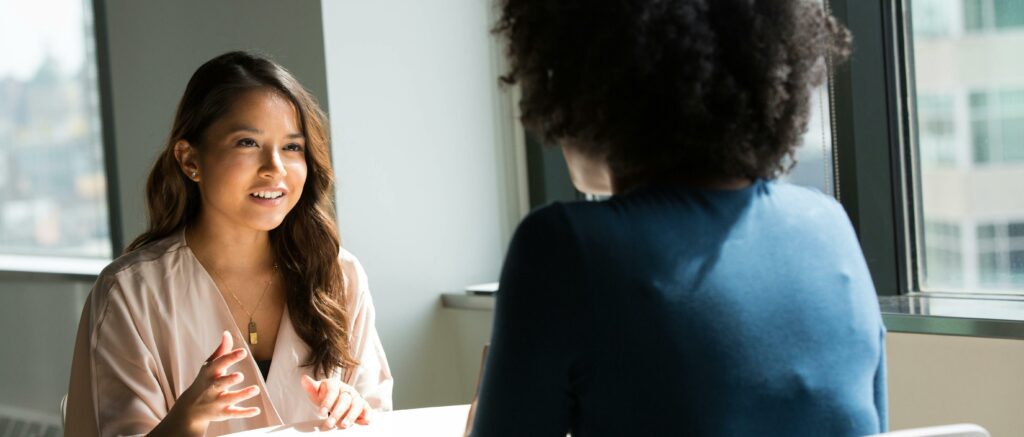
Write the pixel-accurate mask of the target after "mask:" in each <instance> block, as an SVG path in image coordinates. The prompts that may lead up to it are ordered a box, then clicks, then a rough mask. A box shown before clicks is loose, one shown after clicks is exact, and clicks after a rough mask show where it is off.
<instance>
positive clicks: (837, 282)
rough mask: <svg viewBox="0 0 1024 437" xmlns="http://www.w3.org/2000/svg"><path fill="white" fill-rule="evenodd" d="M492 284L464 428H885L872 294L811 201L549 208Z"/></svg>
mask: <svg viewBox="0 0 1024 437" xmlns="http://www.w3.org/2000/svg"><path fill="white" fill-rule="evenodd" d="M500 283H501V286H500V289H499V290H498V293H497V303H496V307H495V320H494V330H493V334H492V338H491V347H490V351H489V354H488V357H487V361H486V364H485V366H484V372H483V380H482V383H481V389H480V397H479V405H478V407H477V408H478V409H477V413H476V417H475V425H474V435H477V436H500V435H529V436H558V437H564V436H565V434H566V432H571V433H572V435H573V436H574V437H585V436H627V435H637V436H641V435H642V436H648V435H650V436H654V435H700V436H755V435H756V436H775V435H777V436H860V435H868V434H874V433H877V432H880V431H884V430H885V429H886V428H887V423H886V421H887V419H886V394H885V354H884V350H885V348H884V339H885V328H884V326H883V325H882V318H881V315H880V313H879V307H878V301H877V297H876V295H875V292H874V287H873V285H872V282H871V277H870V274H869V273H868V269H867V266H866V263H865V261H864V256H863V254H862V253H861V249H860V246H859V244H858V242H857V237H856V235H855V234H854V231H853V228H852V227H851V225H850V222H849V220H848V218H847V216H846V214H845V212H844V211H843V209H842V207H841V206H840V205H839V204H838V203H837V202H836V201H835V200H833V199H832V198H830V197H828V196H825V195H823V194H821V193H820V192H817V191H812V190H809V189H806V188H801V187H797V186H793V185H789V184H785V183H779V182H771V181H757V182H755V183H754V184H752V185H751V186H749V187H747V188H745V189H741V190H736V191H714V190H698V189H688V188H682V187H658V188H647V189H640V190H635V191H632V192H628V193H625V194H622V195H616V196H614V197H612V198H611V199H610V200H607V201H603V202H575V203H556V204H553V205H550V206H547V207H544V208H541V209H539V210H537V211H535V212H533V213H532V214H530V215H529V216H528V217H527V218H526V219H524V220H523V222H522V223H521V224H520V225H519V228H518V230H517V231H516V233H515V236H514V237H513V239H512V243H511V245H510V247H509V251H508V255H507V258H506V260H505V265H504V268H503V271H502V274H501V282H500Z"/></svg>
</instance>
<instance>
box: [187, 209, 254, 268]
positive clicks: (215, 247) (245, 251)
mask: <svg viewBox="0 0 1024 437" xmlns="http://www.w3.org/2000/svg"><path fill="white" fill-rule="evenodd" d="M185 240H186V241H187V242H188V245H189V247H190V248H191V249H192V252H193V253H195V254H196V256H197V257H198V258H199V260H200V261H201V262H202V263H203V264H204V265H206V267H207V268H212V269H214V270H216V271H217V272H218V273H219V274H221V275H227V274H232V273H236V274H249V273H252V272H259V271H263V270H266V269H270V268H272V267H273V265H274V256H273V251H272V250H271V248H270V233H269V232H268V231H260V230H254V229H245V228H241V227H237V226H230V225H226V224H218V223H217V222H216V221H215V220H211V219H210V218H208V217H203V216H202V215H200V217H199V219H198V220H196V222H195V223H193V224H190V225H189V226H188V227H187V228H186V230H185Z"/></svg>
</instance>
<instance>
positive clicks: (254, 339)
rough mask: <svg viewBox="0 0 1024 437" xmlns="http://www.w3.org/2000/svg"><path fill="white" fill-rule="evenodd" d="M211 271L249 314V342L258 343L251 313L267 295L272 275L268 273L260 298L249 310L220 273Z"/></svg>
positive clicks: (272, 279)
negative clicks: (254, 306)
mask: <svg viewBox="0 0 1024 437" xmlns="http://www.w3.org/2000/svg"><path fill="white" fill-rule="evenodd" d="M211 271H213V274H214V275H216V276H217V279H220V282H221V283H222V284H224V289H226V290H227V291H228V294H230V295H231V297H232V298H234V299H235V302H236V303H238V307H239V308H241V309H242V311H245V313H246V314H248V315H249V344H250V345H252V346H255V345H256V343H259V340H260V336H259V333H258V332H257V331H256V320H255V319H254V318H253V314H255V313H256V311H259V309H260V304H262V303H263V298H264V297H266V296H267V290H270V284H271V283H272V282H274V275H273V274H272V275H270V279H268V280H267V285H266V286H265V287H263V294H261V295H260V300H258V301H256V308H254V309H253V310H252V312H249V310H248V309H246V308H245V305H242V301H241V300H239V299H238V296H236V295H235V292H234V291H231V287H228V283H227V282H226V281H224V278H221V277H220V275H219V274H217V271H216V270H212V269H211ZM274 273H277V264H274Z"/></svg>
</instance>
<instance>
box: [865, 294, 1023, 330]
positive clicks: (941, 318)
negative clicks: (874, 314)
mask: <svg viewBox="0 0 1024 437" xmlns="http://www.w3.org/2000/svg"><path fill="white" fill-rule="evenodd" d="M878 303H879V305H880V306H881V309H882V319H884V320H885V327H886V329H888V330H889V332H907V333H915V334H936V335H961V336H969V337H990V338H1010V339H1022V340H1024V296H995V295H974V294H952V293H911V294H908V295H902V296H879V297H878Z"/></svg>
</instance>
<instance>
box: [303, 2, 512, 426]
mask: <svg viewBox="0 0 1024 437" xmlns="http://www.w3.org/2000/svg"><path fill="white" fill-rule="evenodd" d="M490 4H491V3H490V1H488V0H438V1H430V2H424V1H419V0H381V1H366V2H356V1H332V0H324V2H323V13H324V34H325V40H326V43H325V47H326V53H327V72H328V84H329V89H328V91H329V95H330V104H331V105H330V106H331V122H332V127H333V136H334V153H335V154H334V157H335V170H336V172H337V175H338V180H339V183H340V186H339V191H338V210H339V224H340V228H341V232H342V236H343V238H344V240H345V246H346V247H347V248H348V249H349V250H351V251H352V252H353V253H354V254H355V255H356V256H357V257H358V258H359V259H360V260H361V261H362V263H363V264H364V266H365V268H366V271H367V273H368V275H369V281H370V290H371V291H372V293H373V297H374V300H375V302H376V306H377V315H378V316H377V327H378V329H379V331H380V334H381V337H382V341H383V342H384V348H385V349H386V350H387V354H388V358H389V360H390V363H391V367H392V371H393V372H394V374H395V378H396V381H395V405H396V407H397V408H413V407H421V406H426V405H441V404H453V403H465V402H468V401H469V396H470V393H471V390H472V387H473V385H474V383H475V380H476V374H477V369H478V366H479V353H480V349H479V348H480V347H481V346H482V340H481V338H482V336H476V337H473V338H475V339H473V340H467V341H460V340H459V338H461V337H460V335H462V334H463V333H464V332H466V331H469V332H471V333H483V332H486V330H487V329H489V327H490V317H489V314H459V313H457V312H454V311H450V310H444V309H442V308H441V307H440V299H439V296H440V294H441V293H442V292H445V291H457V290H460V289H462V288H463V287H465V286H466V285H469V284H473V283H478V282H489V281H495V280H497V275H498V273H499V269H500V266H501V261H502V257H503V256H504V250H505V245H506V244H507V240H508V237H509V234H510V232H511V230H512V228H513V227H514V225H515V222H517V221H518V219H519V215H520V210H519V206H518V200H517V199H518V198H517V193H516V192H515V190H514V188H515V184H513V183H508V181H509V180H510V179H514V178H513V177H511V174H512V173H514V169H513V167H514V166H512V165H511V163H510V162H509V156H510V154H509V153H508V152H509V148H510V147H509V141H508V138H509V136H508V135H506V134H507V131H506V130H505V127H506V126H505V125H504V122H505V120H506V119H507V120H511V119H512V118H511V116H509V115H508V114H507V112H504V110H503V108H505V107H506V106H507V105H508V101H507V100H505V99H504V96H502V94H501V92H500V90H499V88H498V86H497V80H496V77H497V68H498V67H497V65H498V64H497V62H495V59H496V55H497V53H496V51H495V47H494V46H493V44H492V42H491V40H490V38H489V36H488V28H489V25H488V24H489V9H488V8H489V5H490ZM471 337H472V336H471ZM467 338H468V337H467ZM463 345H464V346H463ZM467 357H469V358H467Z"/></svg>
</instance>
